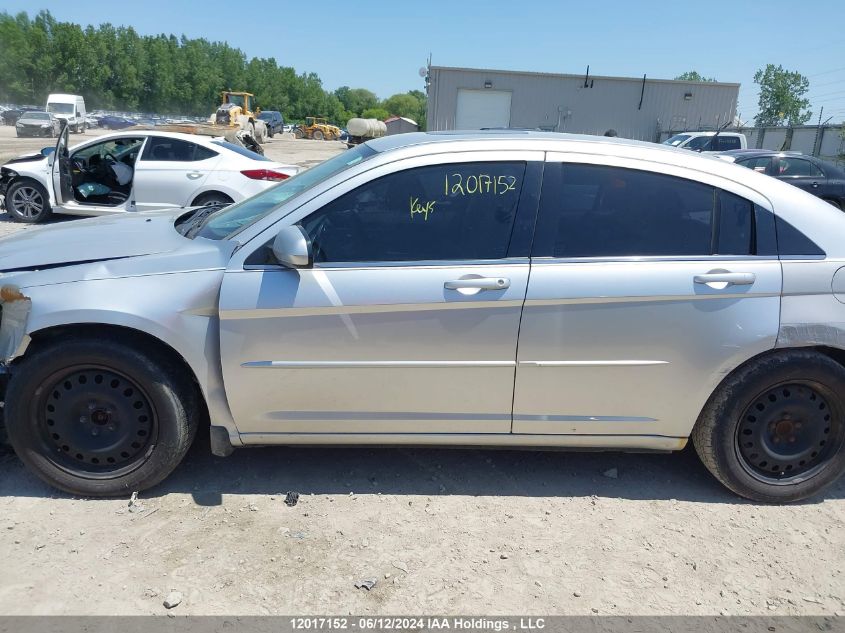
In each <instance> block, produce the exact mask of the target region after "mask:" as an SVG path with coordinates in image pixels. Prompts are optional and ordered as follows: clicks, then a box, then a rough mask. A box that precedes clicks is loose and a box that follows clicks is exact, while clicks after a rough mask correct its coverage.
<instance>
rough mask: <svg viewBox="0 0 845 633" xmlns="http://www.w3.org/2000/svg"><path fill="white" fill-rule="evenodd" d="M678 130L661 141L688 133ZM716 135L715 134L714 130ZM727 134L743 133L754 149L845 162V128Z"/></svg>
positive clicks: (811, 127)
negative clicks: (787, 152)
mask: <svg viewBox="0 0 845 633" xmlns="http://www.w3.org/2000/svg"><path fill="white" fill-rule="evenodd" d="M688 131H690V130H677V131H665V132H660V138H659V140H660V141H664V140H666V139H667V138H669V137H670V136H672V135H673V134H679V133H682V132H688ZM711 131H712V130H711ZM725 131H726V132H742V133H743V134H745V137H746V138H747V139H748V147H749V148H750V149H769V150H775V151H787V150H788V151H793V152H801V153H802V154H810V155H812V156H818V157H820V158H824V159H827V160H833V161H839V162H843V161H845V137H843V133H844V131H845V128H843V127H842V125H835V126H834V125H822V126H817V125H799V126H795V127H742V128H729V129H727V130H725Z"/></svg>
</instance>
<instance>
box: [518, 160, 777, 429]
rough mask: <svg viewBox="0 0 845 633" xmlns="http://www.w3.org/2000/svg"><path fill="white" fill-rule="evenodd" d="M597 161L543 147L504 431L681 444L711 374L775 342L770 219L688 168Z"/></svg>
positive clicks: (747, 195) (749, 197) (756, 199)
mask: <svg viewBox="0 0 845 633" xmlns="http://www.w3.org/2000/svg"><path fill="white" fill-rule="evenodd" d="M602 160H603V161H604V164H598V163H597V162H596V159H595V158H591V157H587V156H585V157H583V158H582V160H581V161H579V158H578V157H577V156H572V155H568V156H564V155H556V154H550V155H549V159H548V161H549V162H548V163H547V165H546V169H545V174H544V178H543V192H542V198H541V203H540V212H539V215H538V220H537V230H536V234H535V239H534V248H533V251H532V265H531V281H530V283H529V286H528V293H527V296H526V302H525V308H524V311H523V316H522V324H521V326H520V336H519V347H518V349H519V355H518V365H517V379H516V387H515V394H514V425H513V431H514V433H527V434H572V435H584V436H589V435H605V436H606V435H616V436H637V435H641V436H644V435H649V436H663V437H667V438H685V437H687V436H688V435H689V432H690V430H691V428H692V425H693V424H694V422H695V420H696V418H697V416H698V414H699V412H700V411H701V409H702V407H703V406H704V403H705V401H706V400H707V398H708V397H709V396H710V394H711V393H712V391H713V389H714V388H715V386H716V385H717V384H718V381H719V380H720V379H721V378H722V377H723V376H724V375H725V374H726V373H727V372H728V371H730V370H731V369H733V368H734V367H736V366H738V365H739V364H740V363H741V362H743V361H744V360H746V359H747V358H749V357H751V356H753V355H755V354H757V353H760V352H762V351H764V350H767V349H770V348H772V347H773V346H774V343H775V338H776V336H777V332H778V324H779V310H780V291H781V266H780V262H779V261H778V258H777V254H776V253H777V251H776V247H775V240H774V218H773V216H772V215H771V213H770V212H769V211H766V210H764V209H762V208H761V207H759V206H757V205H756V204H754V203H758V204H765V200H764V199H763V198H762V197H760V196H758V195H757V194H755V193H754V192H752V191H750V190H745V188H744V187H741V186H732V185H730V183H725V184H726V186H731V188H732V189H733V190H732V191H728V190H725V189H722V188H720V186H719V185H720V184H722V183H721V182H720V181H718V180H714V179H711V178H709V177H705V176H703V175H701V174H700V172H698V173H696V172H691V171H690V172H687V171H686V170H684V169H682V168H677V167H669V166H666V167H665V168H661V169H660V171H646V170H644V169H642V168H641V166H640V164H638V163H637V162H636V161H631V160H625V159H602ZM608 161H610V162H611V164H607V163H608ZM651 169H654V167H652V168H651ZM693 179H695V180H693ZM702 179H703V180H704V182H702ZM737 191H739V193H741V194H742V195H737ZM625 441H628V442H631V443H633V444H634V445H636V444H635V442H634V441H633V440H631V439H630V438H629V439H627V440H625Z"/></svg>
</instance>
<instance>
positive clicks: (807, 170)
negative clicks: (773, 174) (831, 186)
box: [777, 156, 824, 178]
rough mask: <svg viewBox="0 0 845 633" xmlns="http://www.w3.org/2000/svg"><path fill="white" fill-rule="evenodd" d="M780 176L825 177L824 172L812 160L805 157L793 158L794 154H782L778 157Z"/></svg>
mask: <svg viewBox="0 0 845 633" xmlns="http://www.w3.org/2000/svg"><path fill="white" fill-rule="evenodd" d="M777 175H778V177H779V178H789V177H793V176H804V177H808V178H824V173H823V172H822V170H821V169H819V168H818V167H816V166H815V165H814V164H813V163H811V162H810V161H808V160H806V159H804V158H793V157H792V156H781V157H780V158H779V159H778V171H777Z"/></svg>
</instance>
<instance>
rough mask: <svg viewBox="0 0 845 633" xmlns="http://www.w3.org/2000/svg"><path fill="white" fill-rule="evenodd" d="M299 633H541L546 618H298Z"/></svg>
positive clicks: (294, 620)
mask: <svg viewBox="0 0 845 633" xmlns="http://www.w3.org/2000/svg"><path fill="white" fill-rule="evenodd" d="M290 625H291V628H292V629H293V630H296V631H309V630H310V631H331V630H337V631H342V630H355V629H359V630H365V631H366V630H371V631H407V630H429V631H434V630H445V631H453V630H454V631H496V632H498V631H539V630H542V629H544V628H545V627H546V623H545V620H544V619H543V618H529V617H519V618H479V617H470V618H466V617H455V616H453V617H363V618H354V617H352V618H347V617H313V616H312V617H298V618H291V620H290Z"/></svg>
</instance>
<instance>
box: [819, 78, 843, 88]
mask: <svg viewBox="0 0 845 633" xmlns="http://www.w3.org/2000/svg"><path fill="white" fill-rule="evenodd" d="M835 84H845V79H837V80H836V81H828V82H826V83H823V84H813V87H814V88H820V87H822V86H833V85H835Z"/></svg>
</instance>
